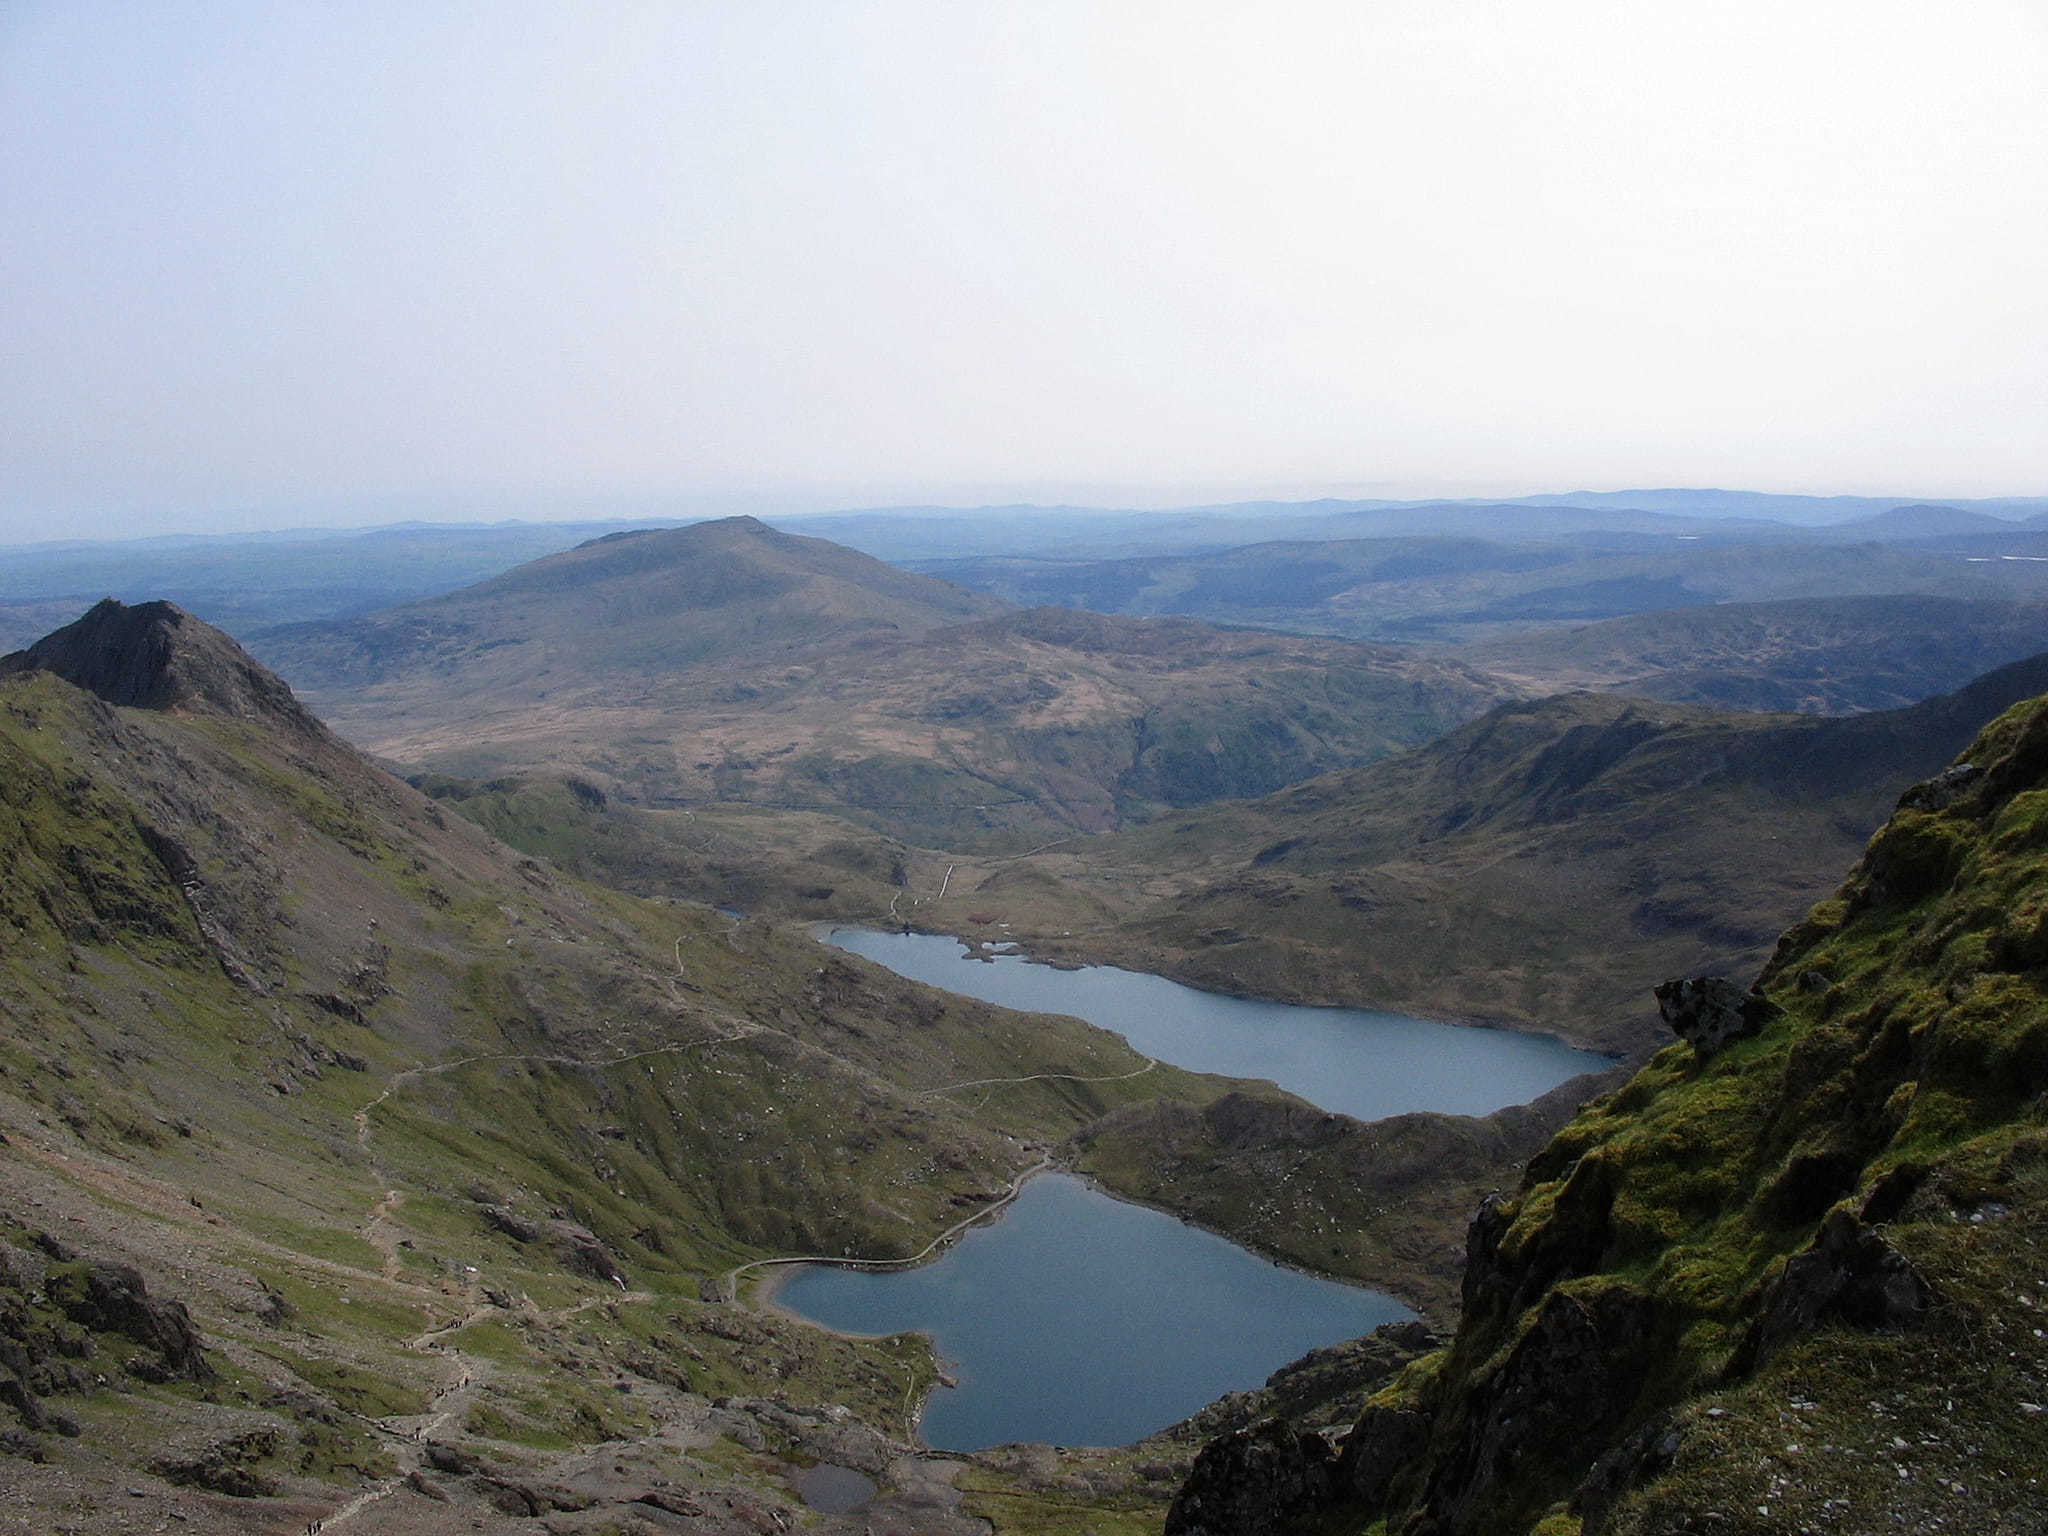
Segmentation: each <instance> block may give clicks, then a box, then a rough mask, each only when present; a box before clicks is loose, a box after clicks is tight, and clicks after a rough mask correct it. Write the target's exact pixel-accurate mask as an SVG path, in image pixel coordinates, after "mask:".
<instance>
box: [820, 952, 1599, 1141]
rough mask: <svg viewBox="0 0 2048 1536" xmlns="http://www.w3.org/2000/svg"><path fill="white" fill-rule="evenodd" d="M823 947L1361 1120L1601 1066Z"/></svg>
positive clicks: (1398, 1021) (1497, 1041) (1507, 1036)
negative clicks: (1074, 1022)
mask: <svg viewBox="0 0 2048 1536" xmlns="http://www.w3.org/2000/svg"><path fill="white" fill-rule="evenodd" d="M830 937H831V942H832V943H834V944H836V945H838V946H839V947H840V948H841V949H845V950H851V951H852V952H853V953H854V954H857V955H865V956H866V957H867V958H868V959H870V960H874V961H877V962H878V963H880V964H882V965H886V966H887V967H889V969H890V970H892V971H895V972H896V973H897V974H898V975H902V976H908V977H910V978H912V979H913V980H915V981H923V982H929V983H930V984H931V985H933V986H936V987H945V988H947V989H949V990H950V991H954V992H965V993H967V994H968V995H969V996H971V997H978V998H981V999H982V1000H983V1001H985V1002H991V1003H1002V1004H1004V1005H1005V1006H1007V1007H1011V1008H1027V1009H1031V1010H1034V1011H1036V1012H1040V1013H1070V1014H1074V1015H1076V1016H1077V1017H1080V1018H1083V1019H1086V1020H1087V1021H1088V1022H1089V1023H1091V1024H1095V1025H1099V1026H1100V1027H1101V1028H1103V1029H1112V1030H1115V1031H1116V1032H1117V1033H1118V1034H1120V1035H1122V1036H1123V1037H1124V1038H1125V1039H1126V1040H1128V1041H1130V1043H1131V1044H1132V1046H1134V1047H1135V1048H1136V1049H1138V1050H1141V1051H1143V1052H1144V1053H1145V1054H1146V1055H1148V1056H1156V1057H1158V1058H1159V1059H1160V1060H1161V1061H1165V1062H1169V1063H1171V1064H1172V1065H1174V1066H1176V1067H1186V1068H1188V1069H1189V1070H1190V1071H1195V1072H1220V1073H1222V1074H1224V1075H1225V1076H1228V1077H1263V1078H1268V1079H1270V1080H1271V1081H1273V1082H1276V1083H1278V1084H1279V1085H1280V1086H1281V1087H1282V1088H1285V1089H1287V1090H1288V1091H1289V1092H1290V1093H1297V1094H1300V1095H1301V1097H1303V1098H1304V1099H1307V1100H1308V1101H1309V1102H1310V1103H1312V1104H1317V1105H1320V1106H1321V1107H1322V1108H1324V1109H1334V1110H1337V1111H1338V1112H1340V1113H1342V1114H1347V1115H1354V1116H1356V1117H1357V1118H1359V1119H1361V1120H1379V1119H1383V1118H1385V1117H1386V1116H1388V1115H1401V1114H1407V1113H1408V1112H1410V1111H1412V1110H1419V1109H1433V1110H1441V1111H1443V1112H1445V1113H1449V1114H1458V1115H1484V1114H1489V1113H1491V1112H1492V1111H1494V1110H1496V1109H1500V1108H1501V1107H1503V1106H1504V1105H1508V1104H1526V1103H1528V1102H1529V1100H1531V1099H1533V1098H1536V1097H1538V1096H1540V1095H1542V1094H1544V1093H1547V1092H1549V1091H1550V1090H1551V1089H1552V1088H1555V1087H1556V1086H1557V1085H1558V1084H1559V1083H1562V1082H1564V1081H1565V1080H1566V1079H1568V1078H1573V1077H1577V1076H1578V1075H1579V1074H1580V1073H1581V1072H1600V1071H1604V1070H1606V1068H1607V1067H1609V1066H1610V1065H1612V1063H1610V1062H1609V1061H1608V1060H1607V1058H1606V1057H1604V1056H1597V1055H1595V1054H1593V1053H1592V1052H1591V1051H1581V1050H1575V1049H1574V1048H1573V1047H1571V1046H1568V1045H1566V1044H1564V1043H1563V1042H1562V1041H1559V1040H1553V1039H1550V1038H1549V1037H1547V1036H1544V1035H1523V1034H1516V1033H1513V1032H1511V1031H1509V1030H1505V1029H1474V1028H1471V1027H1469V1026H1464V1025H1457V1024H1439V1023H1435V1022H1433V1021H1431V1020H1428V1019H1410V1018H1405V1017H1403V1016H1402V1015H1400V1014H1397V1013H1376V1012H1373V1011H1372V1010H1370V1009H1364V1008H1303V1007H1300V1006H1298V1005H1296V1004H1292V1003H1266V1002H1258V1001H1255V1000H1253V999H1249V998H1242V997H1225V996H1223V995H1222V994H1221V993H1217V992H1197V991H1196V990H1195V989H1194V988H1192V987H1184V986H1182V985H1180V984H1179V983H1178V982H1173V981H1168V980H1166V979H1165V978H1164V977H1161V976H1146V975H1143V974H1141V973H1139V972H1137V971H1120V970H1117V969H1116V968H1115V967H1113V966H1106V965H1095V966H1088V967H1085V968H1083V969H1081V970H1078V971H1062V970H1055V969H1054V968H1053V967H1051V966H1049V965H1033V964H1031V963H1030V962H1029V961H1027V960H1025V959H1023V958H1022V957H1021V956H1017V955H999V956H997V957H996V959H995V960H994V961H993V962H991V961H984V960H974V959H969V958H967V955H966V952H965V946H963V945H962V944H961V943H960V941H959V940H957V939H949V938H945V937H943V936H939V935H934V934H926V933H876V932H872V931H870V930H868V929H863V928H838V929H834V930H833V932H832V934H831V936H830Z"/></svg>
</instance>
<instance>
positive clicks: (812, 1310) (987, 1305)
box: [776, 1174, 1413, 1451]
mask: <svg viewBox="0 0 2048 1536" xmlns="http://www.w3.org/2000/svg"><path fill="white" fill-rule="evenodd" d="M776 1300H777V1301H778V1302H779V1303H781V1304H782V1305H784V1306H786V1307H788V1308H789V1309H790V1310H791V1311H793V1312H796V1313H799V1314H801V1315H802V1316H804V1317H807V1318H810V1319H811V1320H812V1321H814V1322H820V1323H823V1324H825V1325H826V1326H827V1327H830V1328H838V1329H842V1330H845V1331H847V1332H849V1333H878V1334H879V1333H895V1332H898V1331H902V1330H907V1329H918V1330H921V1331H923V1332H925V1333H929V1334H930V1335H932V1338H933V1342H934V1343H935V1344H936V1346H937V1348H938V1351H939V1354H940V1356H941V1357H942V1358H943V1359H944V1360H945V1361H946V1368H947V1369H948V1370H949V1371H952V1372H954V1373H955V1374H956V1375H957V1376H958V1378H959V1385H958V1386H957V1387H940V1388H939V1389H938V1390H937V1391H936V1392H934V1393H933V1394H932V1397H931V1400H930V1401H929V1403H928V1404H927V1405H926V1407H925V1414H924V1421H923V1425H922V1431H923V1436H924V1440H925V1442H926V1444H928V1445H932V1446H935V1447H937V1448H938V1449H940V1450H952V1451H965V1450H978V1449H980V1448H981V1447H983V1446H989V1445H1003V1444H1007V1443H1009V1442H1011V1441H1016V1440H1044V1441H1048V1442H1051V1443H1054V1444H1060V1445H1123V1444H1126V1443H1128V1442H1130V1441H1132V1440H1136V1439H1138V1438H1140V1437H1141V1436H1144V1435H1148V1434H1150V1433H1152V1431H1154V1430H1157V1429H1163V1428H1165V1427H1166V1426H1167V1425H1168V1424H1171V1423H1173V1422H1175V1421H1176V1420H1178V1419H1183V1418H1186V1417H1187V1416H1188V1415H1189V1414H1191V1413H1194V1412H1195V1411H1196V1410H1198V1409H1200V1408H1202V1407H1204V1406H1205V1405H1207V1404H1208V1403H1210V1402H1212V1401H1214V1400H1215V1399H1216V1398H1218V1397H1220V1396H1222V1395H1223V1394H1224V1393H1225V1392H1232V1391H1236V1390H1239V1389H1241V1388H1244V1387H1252V1386H1257V1385H1258V1384H1259V1383H1260V1382H1262V1381H1264V1380H1265V1378H1266V1377H1267V1376H1268V1375H1270V1374H1271V1373H1272V1372H1273V1371H1274V1370H1275V1369H1277V1368H1278V1367H1280V1366H1282V1365H1285V1364H1286V1363H1287V1362H1288V1361H1290V1360H1293V1359H1296V1358H1297V1357H1299V1356H1301V1355H1304V1354H1306V1353H1307V1352H1308V1351H1309V1350H1311V1349H1315V1348H1317V1347H1318V1346H1320V1345H1324V1344H1334V1343H1336V1342H1337V1341H1338V1340H1340V1339H1349V1338H1355V1337H1357V1336H1358V1335H1359V1334H1362V1333H1367V1332H1370V1331H1371V1330H1372V1329H1374V1328H1377V1327H1378V1326H1379V1325H1380V1324H1382V1323H1390V1322H1396V1321H1399V1320H1400V1319H1403V1318H1406V1317H1410V1316H1412V1315H1413V1314H1412V1313H1410V1312H1409V1310H1408V1309H1407V1308H1406V1307H1404V1306H1402V1305H1401V1303H1400V1302H1398V1301H1396V1300H1394V1299H1393V1298H1392V1297H1391V1296H1384V1295H1381V1294H1380V1293H1379V1292H1377V1291H1368V1290H1361V1289H1359V1288H1358V1287H1356V1286H1349V1285H1339V1284H1338V1283H1336V1282H1335V1281H1331V1280H1322V1279H1318V1278H1316V1277H1315V1276H1313V1275H1306V1274H1303V1273H1301V1272H1300V1271H1299V1270H1291V1269H1285V1268H1283V1267H1281V1266H1280V1265H1278V1264H1274V1263H1271V1262H1270V1261H1268V1260H1266V1259H1262V1258H1259V1257H1258V1256H1257V1255H1255V1254H1251V1253H1247V1252H1246V1251H1245V1250H1244V1249H1242V1248H1239V1247H1237V1246H1236V1245H1235V1244H1233V1243H1230V1242H1228V1241H1226V1240H1225V1239H1223V1238H1220V1237H1217V1236H1215V1235H1214V1234H1212V1233H1208V1232H1203V1231H1200V1230H1198V1229H1196V1228H1194V1227H1190V1226H1188V1225H1186V1224H1185V1223H1183V1222H1180V1221H1177V1220H1175V1219H1174V1218H1173V1217H1171V1216H1165V1215H1162V1214H1160V1213H1159V1212H1158V1211H1152V1210H1147V1209H1146V1208H1145V1207H1143V1206H1138V1205H1130V1204H1127V1203H1126V1202H1124V1201H1121V1200H1113V1199H1111V1198H1110V1197H1109V1196H1107V1195H1104V1194H1102V1193H1101V1192H1100V1191H1098V1190H1095V1189H1092V1188H1090V1187H1089V1186H1088V1185H1086V1184H1084V1183H1082V1182H1081V1181H1080V1180H1079V1179H1076V1178H1073V1177H1070V1176H1068V1175H1065V1174H1041V1175H1040V1176H1039V1177H1038V1178H1035V1179H1033V1180H1032V1181H1031V1182H1030V1183H1028V1184H1026V1185H1025V1186H1024V1188H1023V1190H1022V1192H1021V1193H1019V1195H1018V1196H1017V1198H1016V1200H1015V1201H1013V1202H1012V1203H1011V1205H1010V1206H1009V1208H1008V1209H1007V1210H1006V1211H1005V1212H1004V1213H1003V1215H1002V1218H1001V1219H1000V1220H999V1221H996V1222H993V1223H991V1224H990V1225H988V1226H985V1227H977V1228H975V1229H974V1230H972V1231H970V1232H968V1233H966V1234H965V1235H964V1236H962V1237H961V1238H960V1240H959V1241H958V1242H956V1243H955V1244H954V1245H953V1246H952V1247H951V1248H949V1249H948V1250H947V1251H946V1253H945V1254H944V1256H943V1257H941V1258H939V1259H936V1260H934V1261H933V1262H932V1263H930V1264H927V1265H924V1266H923V1267H922V1268H919V1269H911V1270H897V1271H885V1272H876V1271H870V1270H853V1269H834V1268H829V1267H824V1266H807V1267H805V1268H802V1269H799V1270H797V1271H795V1272H794V1273H793V1274H792V1275H791V1276H790V1277H789V1278H788V1279H787V1280H786V1281H784V1282H783V1284H782V1286H781V1288H780V1289H779V1290H778V1291H777V1293H776Z"/></svg>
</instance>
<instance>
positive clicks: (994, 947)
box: [803, 914, 1629, 1065]
mask: <svg viewBox="0 0 2048 1536" xmlns="http://www.w3.org/2000/svg"><path fill="white" fill-rule="evenodd" d="M803 926H804V930H805V931H806V932H807V933H809V934H810V936H811V937H812V938H814V939H816V940H818V941H819V942H820V943H829V942H830V938H829V935H831V934H832V933H834V932H835V931H837V930H839V929H843V928H853V929H866V930H868V931H869V932H873V933H912V934H922V935H924V936H925V937H927V938H935V939H952V940H953V941H954V942H956V943H957V944H959V945H960V947H961V948H962V949H964V950H966V951H968V957H971V958H974V959H988V960H993V959H995V958H997V957H998V956H1000V955H1004V954H1009V955H1014V956H1015V957H1016V958H1018V959H1021V960H1023V961H1025V962H1026V963H1027V964H1030V965H1042V966H1045V967H1047V968H1048V969H1051V970H1055V971H1076V970H1086V969H1090V968H1097V967H1099V968H1103V969H1107V970H1120V971H1130V972H1132V973H1133V974H1135V975H1140V976H1157V977H1160V978H1161V979H1163V980H1166V981H1171V982H1174V983H1176V984H1178V985H1180V986H1183V987H1186V988H1188V989H1189V990H1190V991H1195V992H1208V993H1212V994H1214V995H1215V996H1217V997H1228V998H1234V999H1236V1000H1237V1001H1239V1002H1245V1003H1274V1004H1279V1005H1282V1006H1285V1007H1290V1008H1341V1009H1351V1010H1355V1011H1357V1012H1361V1013H1392V1014H1399V1015H1401V1016H1402V1017H1404V1018H1412V1019H1423V1020H1426V1021H1427V1022H1429V1023H1431V1024H1447V1025H1450V1026H1452V1027H1453V1028H1457V1029H1489V1030H1498V1031H1499V1032H1501V1033H1502V1034H1509V1035H1530V1036H1534V1037H1535V1038H1537V1039H1540V1040H1553V1041H1555V1042H1557V1043H1558V1044H1559V1045H1564V1046H1569V1047H1570V1048H1571V1049H1573V1050H1575V1051H1589V1052H1591V1053H1593V1054H1594V1055H1597V1056H1604V1057H1606V1058H1607V1059H1608V1060H1609V1062H1610V1063H1612V1064H1615V1065H1619V1064H1620V1063H1621V1062H1623V1061H1625V1060H1627V1059H1628V1056H1629V1053H1628V1052H1626V1051H1621V1052H1617V1051H1615V1050H1614V1049H1613V1047H1612V1045H1611V1044H1607V1043H1603V1042H1601V1041H1600V1040H1597V1039H1595V1038H1593V1037H1592V1036H1590V1035H1585V1034H1580V1033H1577V1032H1575V1031H1573V1030H1571V1029H1569V1028H1566V1027H1564V1026H1561V1025H1547V1024H1538V1023H1536V1022H1534V1021H1532V1020H1528V1019H1508V1018H1490V1017H1484V1016H1481V1015H1478V1014H1469V1013H1456V1012H1451V1011H1447V1010H1444V1009H1441V1008H1436V1007H1433V1006H1431V1005H1430V1004H1429V1003H1427V1002H1425V1001H1398V1002H1389V1001H1387V1000H1385V999H1383V998H1372V997H1364V996H1351V995H1348V994H1347V995H1343V996H1338V995H1332V994H1326V993H1321V992H1288V991H1284V990H1283V991H1279V992H1253V991H1248V990H1245V989H1243V988H1239V987H1234V986H1229V985H1226V984H1224V983H1222V982H1220V981H1219V980H1217V978H1215V977H1213V976H1209V975H1205V974H1201V973H1198V972H1194V971H1190V970H1187V969H1185V968H1184V967H1181V966H1179V965H1177V964H1176V963H1175V962H1174V960H1173V958H1172V957H1170V956H1167V955H1163V954H1159V953H1157V952H1153V951H1144V952H1142V953H1141V954H1136V955H1134V954H1129V953H1125V952H1123V951H1121V950H1119V949H1117V948H1115V947H1111V946H1102V945H1097V944H1091V943H1089V942H1088V939H1087V937H1086V936H1085V935H1082V936H1079V937H1075V936H1071V935H1069V936H1064V937H1061V938H1057V939H1050V938H1046V937H1044V936H1043V935H1032V934H1028V933H1026V934H1007V933H1006V934H1002V935H1000V936H998V937H993V938H979V939H970V938H964V937H962V936H961V935H960V934H959V933H958V932H957V931H956V930H955V929H954V928H952V927H948V926H945V925H942V924H938V923H929V922H905V921H903V920H902V919H901V918H892V917H889V916H888V915H886V914H884V915H883V916H882V917H879V918H873V919H869V918H829V919H819V920H815V921H807V922H805V923H804V925H803ZM1140 962H1142V963H1140Z"/></svg>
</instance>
